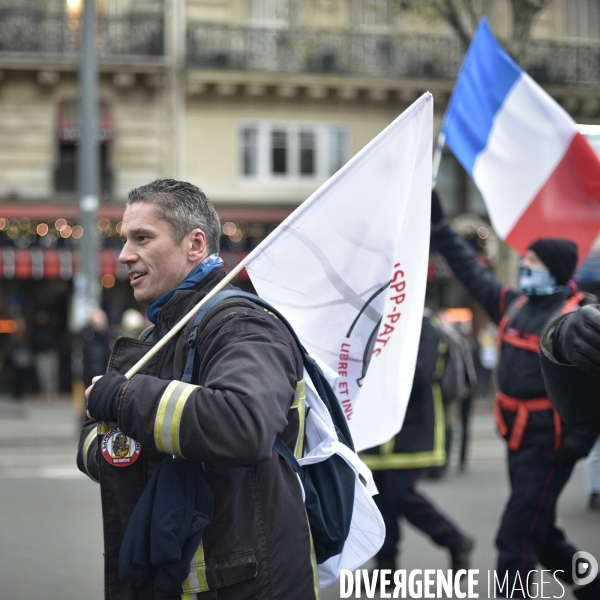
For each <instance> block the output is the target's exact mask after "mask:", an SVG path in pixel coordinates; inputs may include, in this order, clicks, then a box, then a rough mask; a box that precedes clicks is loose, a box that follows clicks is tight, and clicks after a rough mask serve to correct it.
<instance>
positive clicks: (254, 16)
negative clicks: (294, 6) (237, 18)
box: [249, 0, 290, 27]
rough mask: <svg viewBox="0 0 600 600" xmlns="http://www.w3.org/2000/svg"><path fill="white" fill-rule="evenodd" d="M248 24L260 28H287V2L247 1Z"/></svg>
mask: <svg viewBox="0 0 600 600" xmlns="http://www.w3.org/2000/svg"><path fill="white" fill-rule="evenodd" d="M249 13H250V22H251V23H252V24H253V25H257V26H260V27H287V26H288V25H289V21H290V2H289V0H249Z"/></svg>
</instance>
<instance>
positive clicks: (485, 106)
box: [442, 17, 523, 175]
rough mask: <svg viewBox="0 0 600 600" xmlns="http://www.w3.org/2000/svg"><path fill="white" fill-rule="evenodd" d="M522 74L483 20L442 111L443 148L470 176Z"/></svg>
mask: <svg viewBox="0 0 600 600" xmlns="http://www.w3.org/2000/svg"><path fill="white" fill-rule="evenodd" d="M522 72H523V71H522V70H521V69H520V68H519V67H518V66H517V64H516V63H515V62H514V61H513V60H512V59H511V58H510V56H508V54H507V53H506V52H505V51H504V50H503V49H502V47H501V46H500V44H498V42H497V41H496V39H495V38H494V35H493V34H492V32H491V30H490V28H489V26H488V24H487V21H486V19H485V17H484V18H483V19H482V20H481V22H480V24H479V26H478V27H477V31H476V32H475V35H474V36H473V40H472V42H471V45H470V46H469V50H468V51H467V55H466V57H465V61H464V63H463V66H462V69H461V72H460V74H459V76H458V79H457V80H456V84H455V86H454V91H453V92H452V97H451V98H450V103H449V105H448V110H447V111H446V116H445V118H444V124H443V126H442V131H443V132H444V134H445V135H446V145H447V146H448V147H449V148H450V149H451V150H452V152H453V153H454V156H456V158H457V159H458V160H459V161H460V163H461V164H462V166H463V167H464V168H465V170H466V171H467V172H468V173H470V174H471V175H473V164H474V163H475V159H476V157H477V155H478V154H479V153H480V152H481V151H482V150H483V149H484V148H485V147H486V146H487V143H488V138H489V135H490V131H491V129H492V125H493V123H494V119H495V118H496V114H497V113H498V111H499V110H500V108H501V107H502V105H503V104H504V100H505V99H506V96H507V95H508V93H509V91H510V90H511V89H512V87H513V85H514V84H515V83H516V81H517V79H518V78H519V77H520V76H521V74H522Z"/></svg>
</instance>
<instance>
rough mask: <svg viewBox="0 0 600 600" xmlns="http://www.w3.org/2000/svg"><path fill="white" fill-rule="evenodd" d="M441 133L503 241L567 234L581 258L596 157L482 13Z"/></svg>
mask: <svg viewBox="0 0 600 600" xmlns="http://www.w3.org/2000/svg"><path fill="white" fill-rule="evenodd" d="M442 135H443V136H445V143H446V145H447V146H448V147H449V148H450V149H451V150H452V152H453V153H454V155H455V156H456V158H457V159H458V160H459V161H460V162H461V164H462V165H463V167H464V168H465V170H466V171H467V172H468V173H469V174H470V175H471V177H472V178H473V180H474V181H475V183H476V184H477V187H478V188H479V190H480V191H481V194H482V196H483V198H484V200H485V203H486V206H487V210H488V213H489V216H490V220H491V222H492V225H493V227H494V229H495V230H496V232H497V233H498V235H499V236H500V237H501V238H502V239H504V240H505V241H506V243H508V244H509V245H510V246H512V247H513V248H514V249H515V250H516V251H517V252H519V253H521V254H523V253H524V252H525V250H526V249H527V246H528V245H529V244H530V243H531V242H532V241H534V240H535V239H537V238H539V237H562V238H571V239H572V240H574V241H575V242H576V243H577V245H578V246H579V258H580V262H581V261H582V260H583V259H584V258H585V256H586V254H587V253H588V251H589V249H590V248H591V246H592V244H593V243H594V240H595V239H596V237H597V236H598V233H599V232H600V159H599V158H598V156H597V155H596V153H595V152H594V150H593V149H592V147H591V146H590V144H589V143H588V141H587V140H586V139H585V137H584V136H583V135H582V134H581V133H579V132H578V130H577V126H576V124H575V121H573V119H572V118H571V117H570V116H569V115H568V114H567V113H566V112H565V110H564V109H563V108H562V107H561V106H559V104H557V103H556V102H555V101H554V100H553V99H552V98H551V97H550V96H549V95H548V94H547V93H546V92H545V91H544V90H543V89H542V88H541V87H540V86H539V85H538V84H537V83H535V81H533V79H532V78H531V77H529V75H527V73H525V72H524V71H523V70H522V69H520V68H519V67H518V66H517V65H516V64H515V62H514V61H513V60H512V59H511V58H510V57H509V56H508V54H507V53H506V52H504V50H503V49H502V48H501V46H500V45H499V44H498V42H497V41H496V40H495V39H494V36H493V34H492V32H491V31H490V28H489V27H488V25H487V22H486V20H485V19H483V20H482V21H481V23H480V24H479V27H478V28H477V32H476V33H475V36H474V38H473V41H472V42H471V45H470V47H469V50H468V52H467V55H466V57H465V61H464V63H463V66H462V70H461V73H460V75H459V77H458V79H457V82H456V86H455V88H454V91H453V93H452V97H451V98H450V103H449V106H448V110H447V112H446V116H445V118H444V123H443V125H442Z"/></svg>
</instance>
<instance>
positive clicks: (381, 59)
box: [187, 23, 600, 86]
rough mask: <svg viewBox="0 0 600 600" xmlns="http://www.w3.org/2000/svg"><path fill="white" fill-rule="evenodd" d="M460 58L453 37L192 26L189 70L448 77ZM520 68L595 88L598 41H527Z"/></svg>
mask: <svg viewBox="0 0 600 600" xmlns="http://www.w3.org/2000/svg"><path fill="white" fill-rule="evenodd" d="M463 58H464V52H463V50H462V47H461V45H460V43H459V41H458V40H457V39H456V38H453V37H447V36H432V35H419V34H397V35H385V34H368V33H360V32H353V31H310V30H300V29H291V30H287V29H259V28H251V27H232V26H226V25H217V24H213V23H210V24H209V23H191V24H190V25H189V26H188V32H187V61H188V65H189V66H190V67H196V68H204V69H231V70H242V71H262V72H280V73H338V74H344V75H354V76H372V77H390V78H398V77H410V78H413V77H414V78H431V79H446V80H453V79H455V78H456V76H457V75H458V72H459V70H460V66H461V64H462V61H463ZM521 64H522V66H523V68H524V69H525V70H527V71H528V72H529V73H530V74H531V75H532V77H534V79H536V80H537V81H538V82H539V83H541V84H559V85H565V84H566V85H582V86H594V85H600V44H594V43H583V42H552V41H544V40H532V41H531V42H530V43H529V45H528V48H527V52H526V54H525V56H524V57H523V59H522V60H521Z"/></svg>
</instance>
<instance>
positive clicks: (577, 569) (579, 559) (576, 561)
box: [573, 550, 598, 585]
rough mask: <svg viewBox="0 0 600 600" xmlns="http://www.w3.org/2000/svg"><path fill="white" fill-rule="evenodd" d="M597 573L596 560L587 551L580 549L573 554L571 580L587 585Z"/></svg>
mask: <svg viewBox="0 0 600 600" xmlns="http://www.w3.org/2000/svg"><path fill="white" fill-rule="evenodd" d="M596 575H598V562H597V561H596V559H595V558H594V557H593V556H592V555H591V554H590V553H589V552H584V551H583V550H580V551H579V552H575V554H573V582H574V583H575V584H577V585H587V584H588V583H591V582H592V581H593V580H594V578H595V577H596Z"/></svg>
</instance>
